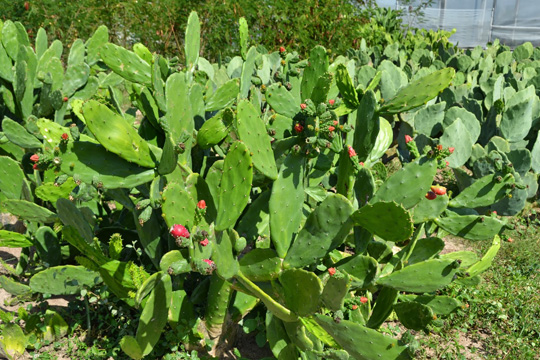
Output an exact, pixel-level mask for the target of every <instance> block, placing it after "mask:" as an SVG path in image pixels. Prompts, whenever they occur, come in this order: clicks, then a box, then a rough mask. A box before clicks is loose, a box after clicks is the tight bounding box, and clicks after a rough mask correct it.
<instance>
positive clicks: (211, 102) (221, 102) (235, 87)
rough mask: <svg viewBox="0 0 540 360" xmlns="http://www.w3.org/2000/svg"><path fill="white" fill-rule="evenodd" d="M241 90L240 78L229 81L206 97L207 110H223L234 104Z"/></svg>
mask: <svg viewBox="0 0 540 360" xmlns="http://www.w3.org/2000/svg"><path fill="white" fill-rule="evenodd" d="M239 90H240V87H239V83H238V79H231V80H229V81H227V82H226V83H225V84H223V85H221V86H220V87H219V88H218V89H217V90H216V91H215V92H214V93H213V94H212V95H211V96H210V97H209V98H208V99H206V111H216V110H221V109H223V108H226V107H227V106H230V105H232V104H233V103H234V100H236V97H237V96H238V91H239Z"/></svg>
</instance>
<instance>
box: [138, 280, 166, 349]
mask: <svg viewBox="0 0 540 360" xmlns="http://www.w3.org/2000/svg"><path fill="white" fill-rule="evenodd" d="M171 297H172V284H171V277H170V276H169V275H168V274H164V275H162V277H161V278H160V279H159V281H158V282H157V283H156V286H155V287H154V289H153V290H152V292H151V293H150V296H149V298H148V300H147V301H146V304H145V306H144V308H143V311H142V313H141V317H140V319H139V326H138V327H137V335H136V339H137V343H138V344H139V346H140V347H141V350H142V353H143V355H144V356H146V355H148V354H149V353H150V352H151V351H152V349H153V348H154V346H155V345H156V343H157V342H158V340H159V338H160V337H161V333H162V332H163V328H164V327H165V325H166V324H167V319H168V314H169V306H170V304H171Z"/></svg>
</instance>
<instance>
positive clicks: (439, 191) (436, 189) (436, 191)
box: [426, 185, 446, 200]
mask: <svg viewBox="0 0 540 360" xmlns="http://www.w3.org/2000/svg"><path fill="white" fill-rule="evenodd" d="M437 195H446V188H445V187H444V186H440V185H433V186H432V187H431V190H430V191H428V192H427V194H426V199H428V200H434V199H436V198H437Z"/></svg>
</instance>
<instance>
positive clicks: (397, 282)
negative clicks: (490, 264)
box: [377, 259, 459, 293]
mask: <svg viewBox="0 0 540 360" xmlns="http://www.w3.org/2000/svg"><path fill="white" fill-rule="evenodd" d="M458 268H459V264H458V263H457V262H455V261H453V260H439V259H431V260H426V261H423V262H420V263H417V264H414V265H410V266H407V267H405V268H403V269H401V270H398V271H395V272H393V273H391V274H390V275H388V276H385V277H382V278H379V280H377V284H379V285H383V286H388V287H391V288H394V289H396V290H399V291H407V292H414V293H422V292H432V291H437V290H439V289H441V288H443V287H445V286H446V285H448V284H450V282H452V280H453V277H454V275H455V274H456V272H457V270H458Z"/></svg>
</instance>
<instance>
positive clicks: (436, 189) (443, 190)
mask: <svg viewBox="0 0 540 360" xmlns="http://www.w3.org/2000/svg"><path fill="white" fill-rule="evenodd" d="M431 191H433V192H434V193H435V194H436V195H446V188H445V187H444V186H439V185H433V186H432V187H431Z"/></svg>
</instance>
